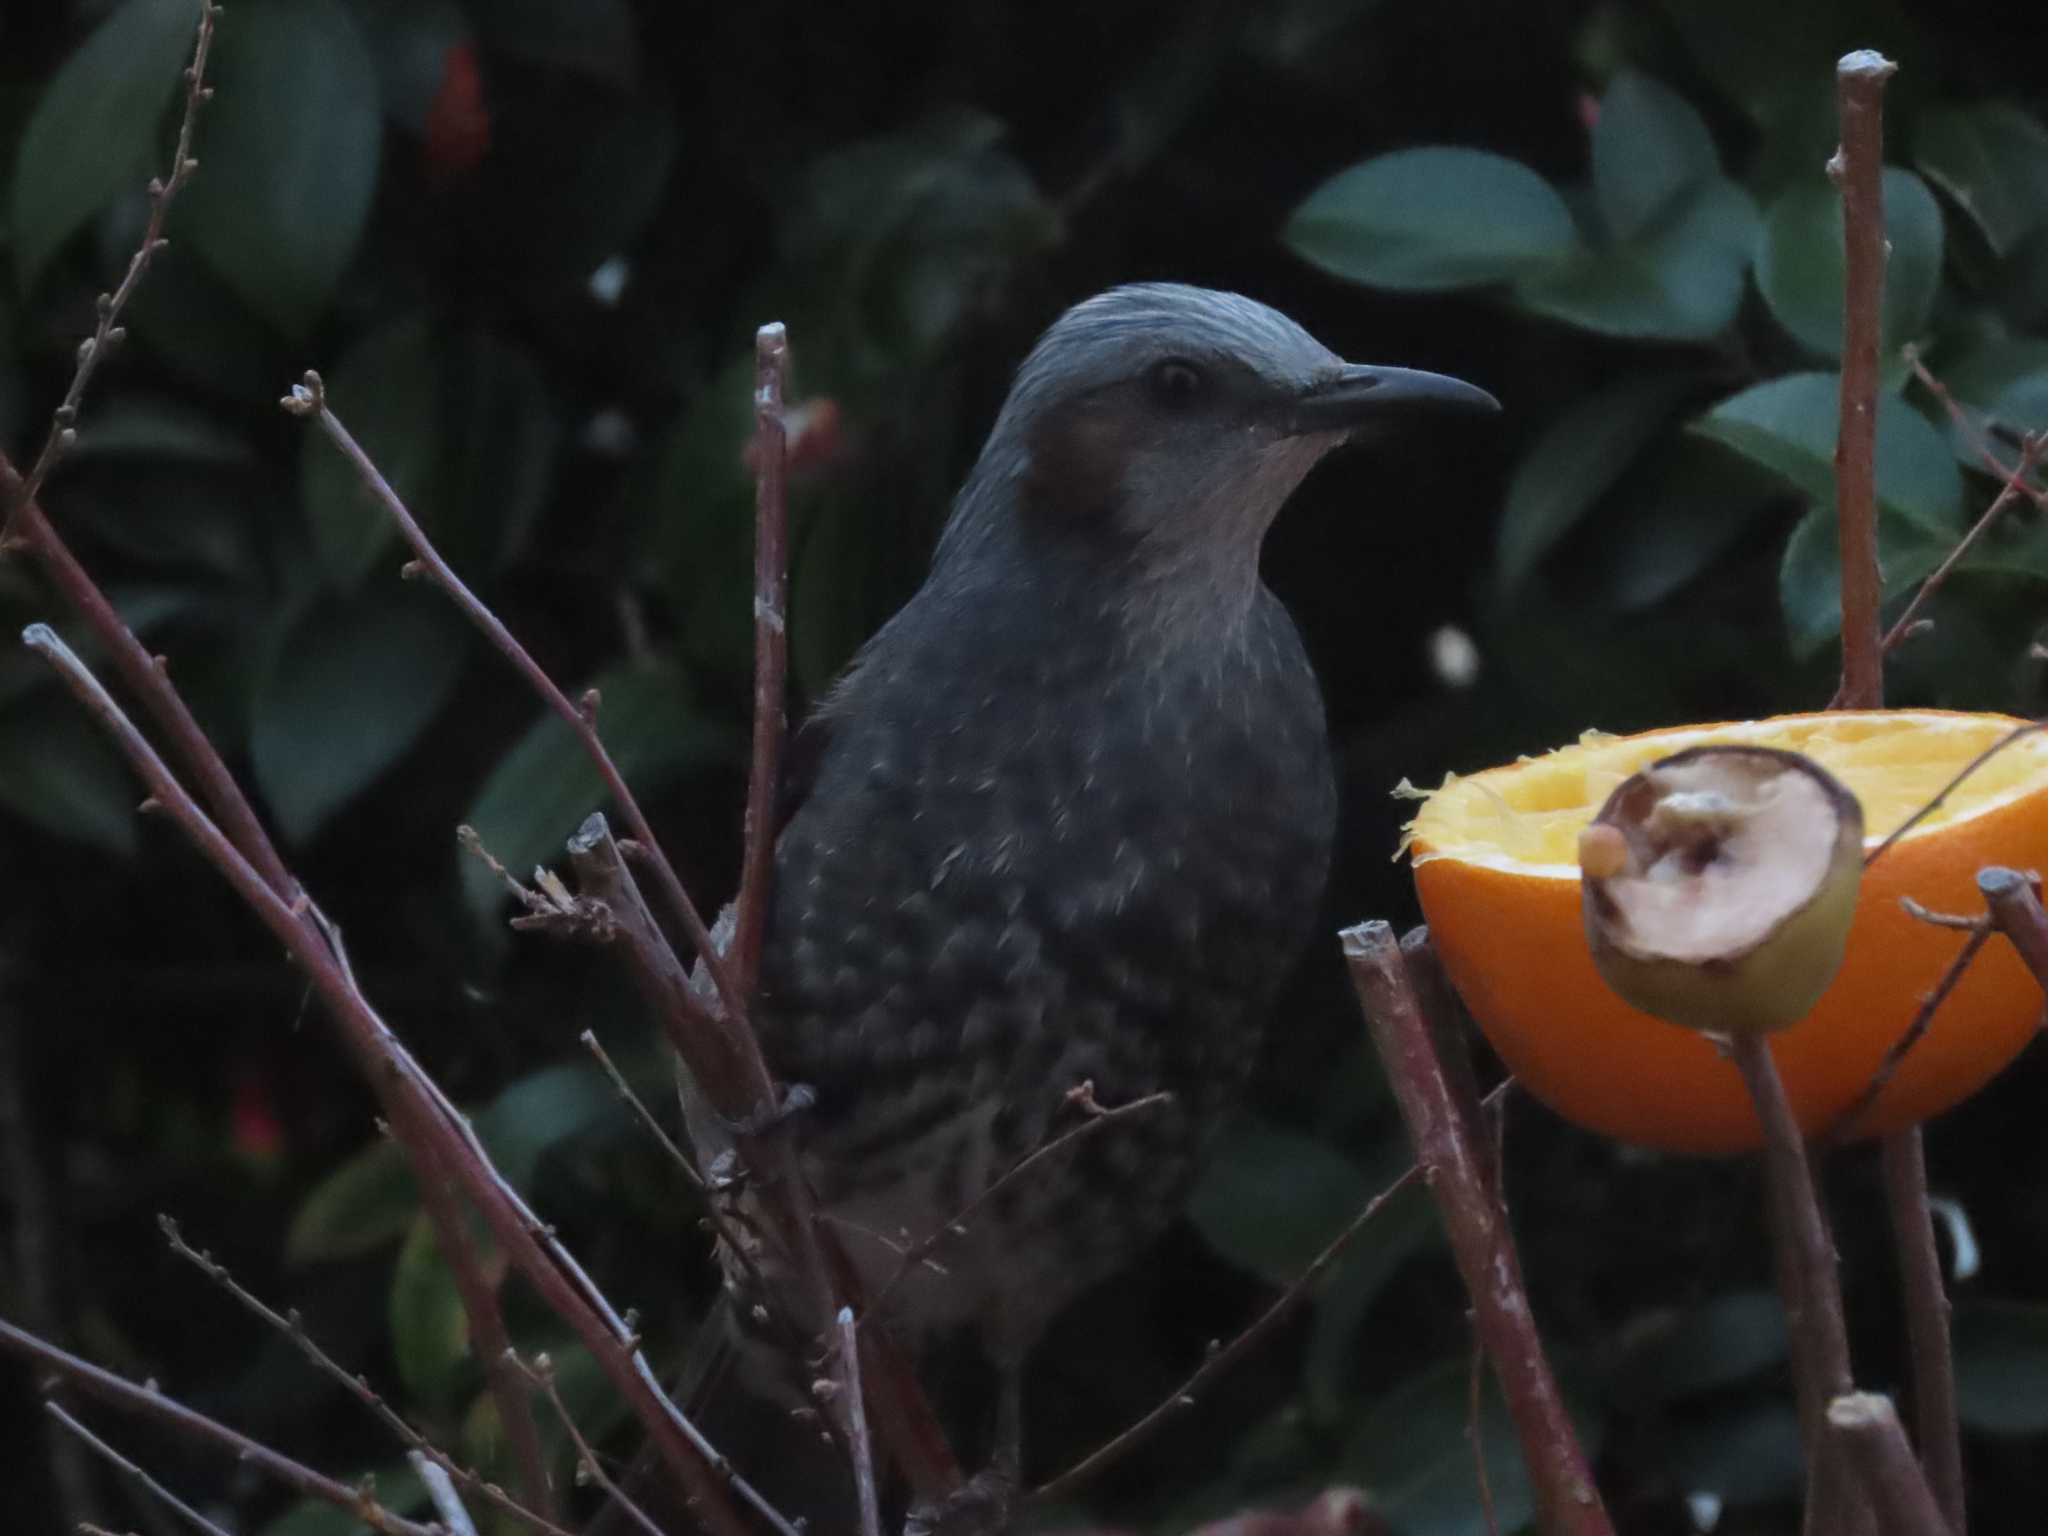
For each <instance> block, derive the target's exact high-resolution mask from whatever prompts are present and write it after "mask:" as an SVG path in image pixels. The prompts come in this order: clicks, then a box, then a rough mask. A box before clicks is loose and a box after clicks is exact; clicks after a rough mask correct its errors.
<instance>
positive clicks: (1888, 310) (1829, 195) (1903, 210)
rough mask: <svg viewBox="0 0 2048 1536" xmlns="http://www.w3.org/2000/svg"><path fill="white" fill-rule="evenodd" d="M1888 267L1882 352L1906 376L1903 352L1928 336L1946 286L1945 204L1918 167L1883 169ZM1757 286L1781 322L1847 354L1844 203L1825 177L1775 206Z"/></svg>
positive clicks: (1829, 353)
mask: <svg viewBox="0 0 2048 1536" xmlns="http://www.w3.org/2000/svg"><path fill="white" fill-rule="evenodd" d="M1884 226H1885V236H1886V238H1887V239H1888V240H1890V242H1891V248H1892V249H1891V259H1890V260H1889V262H1887V263H1886V266H1885V283H1884V339H1883V342H1882V356H1883V360H1884V366H1885V370H1886V374H1887V376H1888V377H1890V378H1892V379H1894V380H1898V379H1903V377H1904V376H1905V367H1904V364H1903V363H1902V362H1900V361H1899V359H1898V354H1899V349H1900V348H1901V347H1903V346H1904V345H1905V344H1906V343H1907V342H1909V341H1912V340H1914V339H1915V338H1916V337H1918V336H1919V335H1920V334H1921V331H1922V330H1923V329H1924V327H1925V326H1926V324H1927V318H1928V315H1929V313H1930V312H1931V310H1932V309H1933V307H1934V293H1935V290H1936V289H1937V288H1938V287H1940V285H1941V248H1942V223H1941V207H1940V205H1939V204H1937V203H1936V202H1935V200H1934V194H1933V193H1931V192H1929V191H1928V190H1927V187H1926V185H1925V184H1924V183H1923V182H1922V181H1921V180H1920V178H1919V177H1917V176H1915V175H1914V174H1913V173H1912V172H1911V171H1901V170H1896V169H1888V170H1886V172H1885V173H1884ZM1756 268H1757V270H1756V279H1757V286H1758V287H1759V288H1760V289H1762V291H1763V296H1764V301H1765V302H1766V303H1767V304H1769V305H1770V307H1771V313H1772V314H1773V315H1775V316H1777V318H1778V323H1779V324H1781V325H1782V326H1784V327H1785V329H1786V330H1787V331H1789V332H1791V334H1792V336H1793V339H1794V340H1796V341H1798V342H1799V344H1800V345H1801V346H1804V347H1806V348H1808V349H1809V350H1811V351H1813V352H1815V353H1817V354H1819V355H1820V356H1822V357H1830V358H1833V357H1840V356H1841V355H1842V281H1843V279H1842V200H1841V197H1840V196H1839V195H1838V194H1837V193H1836V192H1835V190H1834V189H1833V188H1832V187H1830V186H1829V185H1828V184H1827V182H1826V181H1825V180H1822V179H1816V180H1814V181H1810V182H1807V183H1805V184H1803V185H1800V186H1795V187H1793V188H1791V189H1790V190H1788V191H1786V192H1785V193H1783V194H1782V195H1781V196H1780V197H1779V198H1778V200H1777V201H1776V202H1774V203H1773V204H1772V205H1771V209H1770V212H1769V214H1768V215H1767V216H1766V218H1765V220H1764V234H1763V241H1762V245H1761V247H1760V248H1759V250H1758V252H1757V264H1756Z"/></svg>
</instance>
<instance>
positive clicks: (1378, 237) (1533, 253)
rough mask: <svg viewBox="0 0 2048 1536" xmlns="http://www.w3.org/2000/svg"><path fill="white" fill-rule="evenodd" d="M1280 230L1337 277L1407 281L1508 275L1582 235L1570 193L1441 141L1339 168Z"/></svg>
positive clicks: (1394, 284)
mask: <svg viewBox="0 0 2048 1536" xmlns="http://www.w3.org/2000/svg"><path fill="white" fill-rule="evenodd" d="M1283 238H1284V239H1285V240H1286V242H1287V244H1288V245H1289V247H1291V248H1292V249H1293V251H1294V252H1295V254H1296V255H1298V256H1301V257H1303V258H1304V259H1305V260H1307V261H1310V262H1313V263H1314V264H1315V265H1316V266H1319V267H1321V268H1323V269H1324V270H1325V271H1327V272H1334V273H1335V274H1336V275H1337V276H1339V277H1347V278H1350V279H1351V280H1352V281H1354V282H1360V283H1370V284H1373V285H1374V286H1376V287H1381V288H1400V289H1411V290H1429V289H1441V288H1467V287H1471V286H1473V285H1475V284H1479V283H1503V282H1512V281H1514V280H1515V279H1517V278H1522V277H1528V276H1531V275H1532V274H1535V273H1539V272H1544V271H1548V270H1549V269H1550V268H1552V267H1554V266H1556V265H1557V264H1558V263H1559V262H1561V261H1563V260H1564V259H1565V258H1566V257H1568V256H1570V255H1572V254H1573V252H1574V251H1576V250H1577V249H1578V244H1579V237H1578V231H1577V229H1576V227H1575V226H1574V225H1573V223H1572V216H1571V213H1570V211H1569V210H1568V209H1567V208H1566V207H1565V205H1564V199H1563V198H1561V197H1559V196H1558V195H1557V193H1556V192H1555V191H1554V190H1553V189H1552V188H1551V186H1550V184H1549V183H1548V182H1546V181H1545V180H1544V179H1543V178H1542V177H1541V176H1538V175H1537V174H1536V173H1535V172H1534V171H1532V170H1530V169H1529V168H1528V167H1527V166H1526V165H1522V164H1519V163H1518V162H1516V161H1513V160H1507V159H1503V158H1502V157H1501V156H1499V155H1490V154H1486V153H1483V152H1482V151H1479V150H1475V149H1452V148H1441V147H1436V148H1425V149H1404V150H1397V151H1396V152H1395V153H1393V154H1391V155H1382V156H1380V157H1379V158H1378V159H1376V160H1367V161H1365V162H1364V163H1363V164H1360V165H1354V166H1352V167H1351V169H1349V170H1347V171H1340V172H1338V173H1337V175H1335V176H1333V177H1332V178H1331V179H1330V180H1328V181H1326V182H1324V183H1323V184H1322V185H1321V186H1320V187H1318V188H1316V190H1315V191H1313V192H1311V193H1310V194H1309V195H1308V198H1307V200H1306V201H1304V202H1303V203H1302V205H1301V206H1300V207H1299V208H1296V209H1295V210H1294V212H1293V214H1292V215H1291V216H1290V217H1289V218H1288V221H1287V228H1286V230H1285V232H1284V234H1283Z"/></svg>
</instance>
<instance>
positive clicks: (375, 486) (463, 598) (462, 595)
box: [281, 372, 773, 1104]
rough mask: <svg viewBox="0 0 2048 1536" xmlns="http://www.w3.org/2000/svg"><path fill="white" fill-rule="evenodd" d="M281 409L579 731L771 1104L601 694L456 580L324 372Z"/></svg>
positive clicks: (712, 948) (725, 976) (724, 1025)
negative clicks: (324, 445) (338, 460)
mask: <svg viewBox="0 0 2048 1536" xmlns="http://www.w3.org/2000/svg"><path fill="white" fill-rule="evenodd" d="M281 403H282V404H283V405H284V407H285V409H286V410H288V411H290V412H291V413H292V414H293V415H295V416H311V417H313V418H314V419H315V420H316V421H318V422H319V424H320V428H321V430H322V431H324V432H325V433H326V434H327V436H328V439H329V440H330V441H331V442H332V443H333V444H334V445H335V447H337V448H339V449H340V450H341V453H342V457H343V458H345V459H347V460H348V462H349V466H350V467H351V468H352V469H354V470H355V472H356V475H357V477H358V478H359V479H361V480H362V482H363V484H364V486H365V487H367V488H368V490H369V491H370V494H371V495H372V496H374V497H375V498H376V500H377V501H378V503H379V504H380V505H381V506H382V507H383V508H384V511H385V513H386V515H388V516H389V517H390V518H391V520H392V522H393V523H395V524H396V525H397V527H398V531H399V534H400V535H401V536H402V537H403V538H404V540H405V542H406V544H407V545H408V546H409V547H410V548H411V550H412V552H413V559H414V561H415V562H416V563H417V565H418V567H419V569H420V571H421V572H422V573H423V574H425V575H426V576H427V577H429V578H430V579H431V580H432V581H433V582H434V583H435V585H437V586H439V587H440V588H441V590H442V591H444V592H446V593H447V594H448V596H449V597H450V598H451V599H453V601H454V603H455V606H456V607H457V608H459V609H461V610H462V613H463V616H464V617H465V618H467V619H468V620H469V621H470V622H471V623H472V624H474V625H475V626H476V627H477V628H478V629H480V630H482V631H483V632H484V636H485V638H487V639H488V640H489V641H490V642H491V644H492V645H493V646H494V647H495V648H496V649H497V650H498V651H499V653H500V654H501V655H503V656H504V657H505V658H506V660H508V661H510V662H511V663H512V665H513V666H514V667H515V668H517V669H518V671H519V674H520V675H521V676H522V677H524V678H525V679H526V681H527V684H528V686H529V687H531V688H532V689H533V691H534V692H535V693H537V694H539V695H540V697H541V700H542V702H544V703H545V704H546V705H547V706H548V708H549V709H551V710H553V711H554V713H555V714H556V715H557V716H558V717H559V718H560V719H561V720H562V722H563V723H564V724H566V725H567V726H568V727H569V729H570V730H571V731H572V732H574V733H575V736H576V739H577V741H578V742H579V743H580V744H581V745H582V747H583V750H584V752H585V754H586V755H588V757H589V758H590V761H591V763H592V765H593V766H594V767H595V768H596V769H597V772H598V776H599V777H600V778H601V779H603V780H604V786H605V790H606V792H607V793H608V794H610V796H611V797H612V800H613V803H615V804H616V805H617V806H618V808H619V814H620V815H621V816H622V817H624V818H625V822H626V826H627V828H628V830H629V831H630V832H631V833H632V835H633V837H634V838H636V839H637V840H638V841H639V842H640V843H641V844H642V845H643V846H644V847H645V848H646V849H647V851H648V854H649V858H650V861H651V864H652V867H653V869H654V871H655V875H656V884H657V885H659V886H660V887H661V893H662V897H663V899H664V900H665V901H666V902H667V904H668V907H669V910H670V911H671V913H672V914H673V915H674V916H675V918H676V921H677V922H678V923H680V924H681V926H682V930H683V936H684V937H685V938H686V939H688V940H689V941H690V946H691V948H692V949H693V950H694V951H695V952H696V954H697V955H698V956H699V957H700V958H701V960H702V962H703V964H704V968H705V971H706V972H707V974H709V975H710V977H711V978H712V983H713V986H714V987H715V989H716V991H717V993H718V997H719V1001H720V1002H721V1003H723V1005H724V1008H725V1018H724V1020H722V1021H712V1020H711V1019H710V1017H709V1016H708V1015H707V1016H706V1022H707V1023H713V1022H715V1023H716V1027H717V1029H718V1031H719V1033H720V1034H721V1035H723V1036H724V1037H726V1040H727V1044H728V1048H729V1049H733V1050H735V1051H737V1052H738V1053H739V1054H740V1057H741V1060H742V1064H743V1065H745V1066H747V1067H748V1068H750V1069H751V1068H758V1077H759V1079H760V1083H759V1085H758V1086H759V1087H760V1088H761V1092H760V1093H759V1094H758V1096H757V1100H756V1102H757V1103H760V1104H766V1103H768V1102H770V1101H771V1100H772V1098H773V1093H772V1089H770V1088H769V1086H768V1083H767V1079H768V1069H767V1066H766V1064H765V1063H762V1062H761V1060H760V1051H759V1048H758V1047H757V1046H754V1044H753V1036H752V1032H751V1031H749V1030H746V1029H745V1028H744V1026H743V1023H742V1022H741V1021H743V1019H744V1017H745V1009H744V1008H743V1007H742V1006H741V999H740V996H739V994H738V992H737V991H736V990H735V989H734V986H733V982H732V977H731V975H730V973H729V971H728V969H727V966H726V964H725V959H724V957H723V956H722V955H720V954H719V952H718V947H717V946H716V945H714V944H713V943H712V942H711V935H710V933H709V931H708V930H707V929H706V928H705V926H704V919H703V917H702V916H701V915H699V913H698V911H697V904H696V903H695V902H693V901H691V900H690V894H689V892H688V891H686V890H684V889H683V883H682V881H681V880H679V879H677V878H676V872H675V868H674V866H673V865H671V864H670V863H669V862H668V860H667V858H666V857H664V856H663V855H662V853H661V851H660V845H659V844H658V843H657V842H656V841H655V838H654V830H653V828H652V827H651V826H649V825H648V821H647V817H646V815H645V813H644V812H642V811H641V809H640V802H639V801H638V800H636V799H634V797H633V791H632V790H631V789H630V788H629V787H628V786H627V784H626V780H625V776H624V775H623V774H621V773H620V772H619V769H618V765H617V764H616V763H614V762H613V761H612V758H611V754H610V753H609V752H607V751H606V750H605V746H604V741H603V739H602V738H601V737H600V736H599V735H598V730H597V712H598V705H599V701H598V700H597V699H596V696H595V694H594V693H591V694H586V695H585V698H586V700H588V701H589V707H587V708H586V707H583V706H581V705H578V704H576V703H572V702H571V701H570V699H569V696H568V695H567V694H565V693H563V692H562V690H561V689H560V688H559V687H557V686H556V685H555V681H554V679H553V678H551V677H549V676H548V674H547V672H546V671H545V670H544V669H543V668H542V667H541V665H540V663H539V662H537V661H535V660H534V659H533V657H532V655H531V654H530V653H529V652H528V651H527V649H526V647H525V646H523V645H521V644H520V643H519V640H518V637H517V636H515V635H514V634H513V633H512V631H511V630H510V629H508V628H506V626H505V622H504V620H502V619H500V618H499V617H498V616H497V614H495V613H493V612H492V611H491V609H490V608H489V606H488V605H486V604H485V603H484V602H483V600H482V599H480V598H479V597H477V595H476V594H475V593H474V592H472V591H470V589H469V587H468V586H467V585H466V584H465V583H464V582H463V580H462V578H461V577H460V576H458V575H456V574H455V571H454V569H453V567H451V566H450V565H449V564H448V562H447V561H446V560H444V559H443V558H442V557H441V552H440V551H439V550H437V549H436V548H435V547H434V544H433V541H432V540H431V539H429V538H428V537H427V534H426V530H425V529H423V528H422V527H420V525H419V521H418V519H416V518H415V517H414V516H413V515H412V513H411V511H409V510H408V509H407V507H406V505H405V503H404V501H403V500H401V499H400V497H399V495H398V492H396V491H395V490H393V489H392V488H391V483H390V482H389V481H388V480H386V479H385V478H384V475H383V472H382V471H380V470H379V469H378V468H377V466H376V465H375V464H374V463H372V462H371V460H370V456H369V455H368V454H367V453H365V452H364V451H363V447H362V444H360V443H358V442H357V441H356V440H355V438H354V436H353V435H351V433H350V432H349V430H348V428H347V427H345V426H343V425H342V423H341V418H340V417H338V416H336V415H335V414H334V412H333V411H332V410H331V409H329V408H328V405H327V395H326V390H325V388H324V387H323V385H322V384H321V381H320V375H319V374H317V373H312V372H308V373H307V374H306V376H305V380H304V382H303V383H300V384H295V385H293V386H292V392H291V393H290V394H289V395H286V396H285V397H284V399H283V401H282V402H281ZM749 1047H752V1050H751V1055H752V1060H751V1061H747V1060H746V1057H747V1055H748V1048H749Z"/></svg>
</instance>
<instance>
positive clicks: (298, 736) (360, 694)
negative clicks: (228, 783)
mask: <svg viewBox="0 0 2048 1536" xmlns="http://www.w3.org/2000/svg"><path fill="white" fill-rule="evenodd" d="M394 586H395V584H394ZM468 641H469V630H468V627H467V626H466V625H465V624H464V623H463V621H462V619H461V618H460V616H459V615H457V614H456V613H455V611H454V609H453V608H452V607H451V606H450V605H449V604H448V603H447V602H446V601H445V600H444V599H443V598H442V596H441V594H440V593H439V592H431V591H425V590H422V589H420V588H416V587H401V588H396V589H395V590H392V591H389V592H380V593H377V594H374V595H372V596H368V597H365V598H362V599H358V600H355V601H352V602H342V601H339V600H333V601H329V602H326V603H322V604H320V605H319V606H317V607H316V608H314V609H313V611H312V612H310V613H308V614H306V615H305V616H304V618H302V619H300V620H299V621H298V622H297V623H295V624H294V625H293V626H292V628H291V630H290V631H289V632H288V633H287V635H286V637H285V640H284V644H283V646H282V648H281V649H280V651H279V653H278V655H277V656H276V658H275V660H274V661H273V663H272V665H271V668H270V670H269V672H268V673H267V675H266V676H265V678H264V681H263V683H262V685H261V687H260V688H259V689H258V690H257V694H256V700H255V705H254V709H253V718H252V720H251V722H250V741H249V751H250V757H251V759H252V761H253V763H254V765H255V769H256V782H257V783H258V784H259V785H260V786H261V787H262V790H263V795H264V798H265V800H266V801H268V803H269V805H270V809H271V812H272V814H274V815H275V816H276V817H277V821H278V825H279V827H280V828H281V829H282V830H283V832H284V835H285V837H286V838H287V839H288V840H289V841H291V842H295V843H299V842H304V841H306V840H307V839H308V838H310V837H312V836H313V834H314V833H315V832H317V831H319V830H320V828H321V826H322V825H323V824H324V823H325V822H326V820H327V818H328V817H330V816H332V815H333V814H334V812H336V811H337V810H339V809H340V808H341V807H342V806H343V805H345V804H346V803H347V802H348V801H349V800H350V799H352V798H353V797H354V796H356V795H357V794H359V793H361V791H362V790H363V789H365V788H367V787H368V786H369V785H370V783H371V782H373V781H374V780H375V779H376V777H377V776H378V775H379V774H381V773H382V772H383V771H384V770H385V769H387V768H389V767H390V766H391V765H392V764H393V763H394V762H396V761H397V760H398V758H399V757H400V755H401V754H403V753H404V752H405V750H406V749H407V748H408V747H410V746H411V745H412V744H413V742H414V741H416V740H417V739H418V738H419V735H420V732H422V731H424V730H425V729H426V728H427V724H428V722H429V721H431V720H432V719H433V718H434V716H435V715H436V714H437V713H439V711H440V708H441V706H442V704H444V703H445V702H446V701H447V699H448V695H449V694H450V693H451V692H452V691H453V689H454V687H455V682H456V679H457V678H458V677H459V676H460V675H461V673H462V664H463V661H464V659H465V658H466V656H467V655H468Z"/></svg>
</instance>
